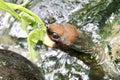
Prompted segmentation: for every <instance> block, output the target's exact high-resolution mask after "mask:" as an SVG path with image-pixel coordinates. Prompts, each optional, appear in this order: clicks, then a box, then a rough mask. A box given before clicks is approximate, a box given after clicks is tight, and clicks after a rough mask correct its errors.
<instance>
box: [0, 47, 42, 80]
mask: <svg viewBox="0 0 120 80" xmlns="http://www.w3.org/2000/svg"><path fill="white" fill-rule="evenodd" d="M0 80H44V77H43V76H42V74H41V72H40V69H39V68H38V67H37V66H36V65H34V64H33V63H32V62H30V61H29V60H27V59H26V58H24V57H23V56H21V55H19V54H17V53H15V52H12V51H9V50H4V49H0Z"/></svg>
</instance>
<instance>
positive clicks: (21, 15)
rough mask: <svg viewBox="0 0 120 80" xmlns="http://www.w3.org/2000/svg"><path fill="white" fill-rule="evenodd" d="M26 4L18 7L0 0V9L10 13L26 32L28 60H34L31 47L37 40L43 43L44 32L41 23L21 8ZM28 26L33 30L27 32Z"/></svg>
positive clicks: (28, 11) (44, 29) (32, 14)
mask: <svg viewBox="0 0 120 80" xmlns="http://www.w3.org/2000/svg"><path fill="white" fill-rule="evenodd" d="M25 4H27V2H25V3H23V4H21V5H18V4H12V3H7V2H4V1H3V0H0V9H1V10H3V11H6V12H8V13H10V14H11V15H12V16H14V17H15V18H16V19H17V20H18V21H19V22H20V23H21V27H22V29H23V30H25V31H26V33H27V35H28V38H27V42H28V50H29V52H30V59H34V58H35V57H36V56H37V55H36V53H35V51H34V49H33V46H34V45H35V44H36V43H37V42H38V40H39V39H41V40H42V41H44V38H43V37H44V32H45V31H46V28H45V25H44V23H43V21H42V20H41V19H40V18H39V17H38V16H37V15H35V14H34V13H33V12H31V11H30V10H28V9H26V8H25V7H23V6H24V5H25ZM28 26H31V27H32V28H33V30H32V31H31V32H29V30H28Z"/></svg>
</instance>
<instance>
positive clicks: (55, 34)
mask: <svg viewBox="0 0 120 80" xmlns="http://www.w3.org/2000/svg"><path fill="white" fill-rule="evenodd" d="M52 38H53V39H54V40H57V39H59V35H58V34H57V33H55V32H53V33H52Z"/></svg>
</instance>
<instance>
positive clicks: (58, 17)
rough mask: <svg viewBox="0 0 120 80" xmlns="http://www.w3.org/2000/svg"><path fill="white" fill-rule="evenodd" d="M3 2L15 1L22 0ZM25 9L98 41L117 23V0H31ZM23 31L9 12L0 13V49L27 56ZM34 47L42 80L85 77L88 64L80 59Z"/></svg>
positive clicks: (73, 79) (56, 51)
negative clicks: (77, 30) (75, 29)
mask: <svg viewBox="0 0 120 80" xmlns="http://www.w3.org/2000/svg"><path fill="white" fill-rule="evenodd" d="M6 1H9V2H14V3H18V4H19V3H21V2H22V0H18V1H17V0H6ZM27 8H29V9H30V10H32V11H33V12H34V13H35V14H37V15H38V16H40V18H42V20H43V21H44V22H45V23H46V24H48V23H53V22H58V23H61V22H69V23H71V24H73V25H75V26H76V27H77V28H79V29H81V30H83V31H85V32H86V33H87V34H88V35H91V36H92V37H93V41H94V42H95V43H98V44H100V43H101V41H103V40H104V39H106V38H107V37H109V36H110V35H112V32H111V25H113V23H115V22H116V23H120V21H119V18H118V17H120V14H119V12H120V1H119V0H98V1H96V0H31V2H30V3H29V4H28V5H27ZM117 18H118V19H117ZM117 25H119V24H117ZM106 26H107V27H106ZM25 34H26V33H25V32H24V31H22V30H21V28H20V24H19V22H17V21H15V20H14V18H12V17H11V16H10V15H9V14H7V13H4V12H0V37H1V40H0V44H1V45H0V47H1V48H8V49H10V50H13V51H15V52H19V53H21V54H22V55H23V56H26V57H28V56H29V54H28V51H27V44H26V35H25ZM117 37H118V36H117ZM36 48H37V52H38V53H39V55H40V60H39V61H38V62H37V63H36V64H37V65H38V66H39V67H40V68H41V69H42V70H43V71H42V72H43V74H44V75H45V78H46V80H81V78H82V79H83V80H89V76H88V74H89V67H88V66H87V65H85V64H84V63H83V62H82V61H81V60H78V59H77V58H75V57H72V56H69V55H68V53H64V52H62V51H60V50H52V49H50V48H46V47H45V46H44V45H36Z"/></svg>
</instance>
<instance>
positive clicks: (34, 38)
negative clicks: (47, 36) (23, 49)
mask: <svg viewBox="0 0 120 80" xmlns="http://www.w3.org/2000/svg"><path fill="white" fill-rule="evenodd" d="M41 33H42V31H41V30H39V29H36V30H33V31H32V32H30V34H29V35H28V37H29V39H30V45H31V46H34V45H35V44H36V43H37V42H38V40H39V39H41V36H43V35H41Z"/></svg>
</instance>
